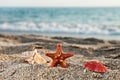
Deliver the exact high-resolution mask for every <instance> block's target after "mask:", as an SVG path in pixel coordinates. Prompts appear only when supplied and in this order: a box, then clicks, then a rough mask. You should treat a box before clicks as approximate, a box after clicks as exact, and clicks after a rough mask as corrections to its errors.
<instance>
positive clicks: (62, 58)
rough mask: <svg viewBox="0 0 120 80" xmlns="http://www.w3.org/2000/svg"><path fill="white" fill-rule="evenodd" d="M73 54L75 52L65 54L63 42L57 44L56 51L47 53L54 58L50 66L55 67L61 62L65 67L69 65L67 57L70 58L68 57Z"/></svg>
mask: <svg viewBox="0 0 120 80" xmlns="http://www.w3.org/2000/svg"><path fill="white" fill-rule="evenodd" d="M73 55H74V54H73V53H66V54H63V52H62V45H61V44H57V48H56V52H55V53H46V56H48V57H50V58H52V63H51V66H50V67H55V66H57V65H58V64H60V66H61V67H63V68H66V67H67V64H66V62H65V59H66V58H68V57H71V56H73Z"/></svg>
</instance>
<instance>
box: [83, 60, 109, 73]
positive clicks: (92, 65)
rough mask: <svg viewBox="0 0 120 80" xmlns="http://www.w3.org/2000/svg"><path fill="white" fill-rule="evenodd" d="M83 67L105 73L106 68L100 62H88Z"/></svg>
mask: <svg viewBox="0 0 120 80" xmlns="http://www.w3.org/2000/svg"><path fill="white" fill-rule="evenodd" d="M84 67H85V68H88V69H89V70H91V71H95V72H106V71H107V68H106V67H105V66H104V65H103V64H102V63H101V62H98V61H88V62H86V63H85V64H84Z"/></svg>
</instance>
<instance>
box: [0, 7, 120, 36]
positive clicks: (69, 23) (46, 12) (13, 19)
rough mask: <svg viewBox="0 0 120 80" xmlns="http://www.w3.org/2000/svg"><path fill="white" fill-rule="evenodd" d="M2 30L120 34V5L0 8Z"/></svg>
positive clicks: (0, 27) (0, 29) (73, 33)
mask: <svg viewBox="0 0 120 80" xmlns="http://www.w3.org/2000/svg"><path fill="white" fill-rule="evenodd" d="M0 31H1V32H4V31H6V32H9V31H12V32H18V33H19V32H22V33H26V32H29V33H32V32H34V34H35V33H38V32H39V33H45V34H47V33H48V34H49V33H50V34H52V33H53V34H61V33H62V34H72V35H120V8H0Z"/></svg>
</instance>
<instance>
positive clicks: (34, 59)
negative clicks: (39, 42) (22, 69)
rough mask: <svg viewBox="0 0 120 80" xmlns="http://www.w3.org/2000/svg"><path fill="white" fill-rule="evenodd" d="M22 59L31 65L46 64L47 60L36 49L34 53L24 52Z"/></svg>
mask: <svg viewBox="0 0 120 80" xmlns="http://www.w3.org/2000/svg"><path fill="white" fill-rule="evenodd" d="M21 57H22V58H23V59H24V60H25V61H27V62H28V63H31V64H44V63H46V60H45V59H44V58H43V57H42V56H41V55H40V54H39V53H38V52H37V50H36V49H35V50H34V51H26V52H23V53H22V55H21Z"/></svg>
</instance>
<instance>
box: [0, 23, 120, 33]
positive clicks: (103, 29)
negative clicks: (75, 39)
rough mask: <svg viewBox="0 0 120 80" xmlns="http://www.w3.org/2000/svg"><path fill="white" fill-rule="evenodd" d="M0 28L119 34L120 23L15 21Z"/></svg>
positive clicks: (0, 25) (2, 24)
mask: <svg viewBox="0 0 120 80" xmlns="http://www.w3.org/2000/svg"><path fill="white" fill-rule="evenodd" d="M0 30H7V31H39V32H44V33H45V32H49V33H72V34H89V35H91V34H93V35H97V34H102V35H104V34H105V35H119V34H120V25H119V24H116V25H113V24H69V23H63V24H60V23H56V22H51V23H44V22H40V23H38V22H37V23H35V22H16V23H7V22H6V23H1V24H0Z"/></svg>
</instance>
